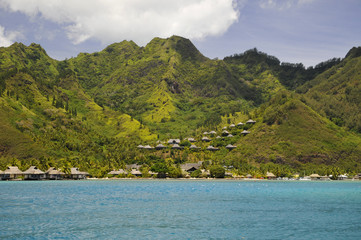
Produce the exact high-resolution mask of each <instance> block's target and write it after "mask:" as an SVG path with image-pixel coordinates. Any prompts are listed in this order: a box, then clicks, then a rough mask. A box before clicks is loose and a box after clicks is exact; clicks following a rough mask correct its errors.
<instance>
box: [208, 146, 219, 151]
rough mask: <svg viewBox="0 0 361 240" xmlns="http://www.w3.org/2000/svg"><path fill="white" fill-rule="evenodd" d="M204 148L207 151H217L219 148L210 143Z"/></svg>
mask: <svg viewBox="0 0 361 240" xmlns="http://www.w3.org/2000/svg"><path fill="white" fill-rule="evenodd" d="M206 150H208V151H218V150H219V148H215V147H213V146H212V145H210V146H208V147H207V148H206Z"/></svg>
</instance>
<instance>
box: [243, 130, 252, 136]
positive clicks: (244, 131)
mask: <svg viewBox="0 0 361 240" xmlns="http://www.w3.org/2000/svg"><path fill="white" fill-rule="evenodd" d="M250 133H251V132H250V131H246V130H243V131H242V132H241V134H243V135H245V136H246V135H247V134H250Z"/></svg>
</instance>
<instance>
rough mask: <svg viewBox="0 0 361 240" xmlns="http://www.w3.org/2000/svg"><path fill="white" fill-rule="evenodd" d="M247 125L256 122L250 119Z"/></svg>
mask: <svg viewBox="0 0 361 240" xmlns="http://www.w3.org/2000/svg"><path fill="white" fill-rule="evenodd" d="M246 123H248V124H255V123H256V121H254V120H252V119H249V120H248V121H247V122H246Z"/></svg>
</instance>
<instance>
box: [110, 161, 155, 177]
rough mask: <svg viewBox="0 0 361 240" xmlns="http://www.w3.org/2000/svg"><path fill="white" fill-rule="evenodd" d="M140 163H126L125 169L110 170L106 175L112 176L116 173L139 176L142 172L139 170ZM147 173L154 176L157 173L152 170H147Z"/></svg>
mask: <svg viewBox="0 0 361 240" xmlns="http://www.w3.org/2000/svg"><path fill="white" fill-rule="evenodd" d="M141 166H142V165H138V164H128V165H126V169H119V170H112V171H110V172H108V175H114V176H117V175H124V176H126V175H129V174H131V175H133V176H135V177H141V176H142V175H143V174H142V172H141V171H140V168H141ZM148 174H149V175H150V176H155V175H157V173H154V172H152V171H148Z"/></svg>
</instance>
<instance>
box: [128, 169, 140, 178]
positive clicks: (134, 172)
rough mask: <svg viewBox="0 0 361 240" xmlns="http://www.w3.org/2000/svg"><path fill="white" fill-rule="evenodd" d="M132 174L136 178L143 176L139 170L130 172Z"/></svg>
mask: <svg viewBox="0 0 361 240" xmlns="http://www.w3.org/2000/svg"><path fill="white" fill-rule="evenodd" d="M130 174H132V175H134V176H136V177H140V176H142V173H141V172H140V171H139V170H136V169H132V171H131V172H130Z"/></svg>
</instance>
